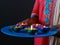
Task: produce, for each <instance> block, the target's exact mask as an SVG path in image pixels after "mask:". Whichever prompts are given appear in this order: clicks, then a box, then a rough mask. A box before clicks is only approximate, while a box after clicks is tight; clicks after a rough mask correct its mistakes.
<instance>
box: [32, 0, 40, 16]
mask: <svg viewBox="0 0 60 45" xmlns="http://www.w3.org/2000/svg"><path fill="white" fill-rule="evenodd" d="M32 14H36V15H39V0H35V3H34V7H33V10H32Z"/></svg>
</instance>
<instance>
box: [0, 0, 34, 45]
mask: <svg viewBox="0 0 60 45" xmlns="http://www.w3.org/2000/svg"><path fill="white" fill-rule="evenodd" d="M33 4H34V0H0V28H2V27H4V26H7V25H13V24H16V23H17V22H19V21H22V20H24V19H26V18H29V17H30V14H31V11H32V8H33ZM16 43H17V44H16ZM0 44H4V45H33V38H18V37H11V36H8V35H4V34H2V33H1V32H0Z"/></svg>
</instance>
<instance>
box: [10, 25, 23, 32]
mask: <svg viewBox="0 0 60 45" xmlns="http://www.w3.org/2000/svg"><path fill="white" fill-rule="evenodd" d="M22 28H23V27H22V26H17V25H14V26H11V29H10V31H14V32H19V31H20V30H21V29H22Z"/></svg>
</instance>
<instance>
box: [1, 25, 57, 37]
mask: <svg viewBox="0 0 60 45" xmlns="http://www.w3.org/2000/svg"><path fill="white" fill-rule="evenodd" d="M9 29H10V26H5V27H3V28H2V29H1V32H2V33H4V34H6V35H10V36H15V37H30V38H36V37H44V36H52V35H55V34H56V33H57V32H58V31H57V29H54V28H51V31H50V32H47V33H42V34H35V35H31V34H28V33H23V32H19V33H18V32H11V31H10V30H9ZM22 30H24V29H22Z"/></svg>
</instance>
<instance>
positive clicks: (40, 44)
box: [32, 0, 55, 45]
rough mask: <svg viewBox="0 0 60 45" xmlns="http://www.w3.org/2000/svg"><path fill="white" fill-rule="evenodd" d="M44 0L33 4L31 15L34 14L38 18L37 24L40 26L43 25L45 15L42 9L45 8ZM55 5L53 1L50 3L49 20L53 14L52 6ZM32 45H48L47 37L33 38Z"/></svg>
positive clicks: (38, 0) (37, 0)
mask: <svg viewBox="0 0 60 45" xmlns="http://www.w3.org/2000/svg"><path fill="white" fill-rule="evenodd" d="M45 3H46V0H36V1H35V4H34V8H33V10H32V13H36V14H37V16H38V17H39V22H40V23H41V24H45V14H44V8H45ZM54 3H55V0H54V1H52V2H51V3H50V8H49V9H50V18H51V17H52V14H53V10H54V9H53V8H54V6H53V4H54ZM51 19H52V18H51ZM34 45H49V37H40V38H34Z"/></svg>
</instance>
